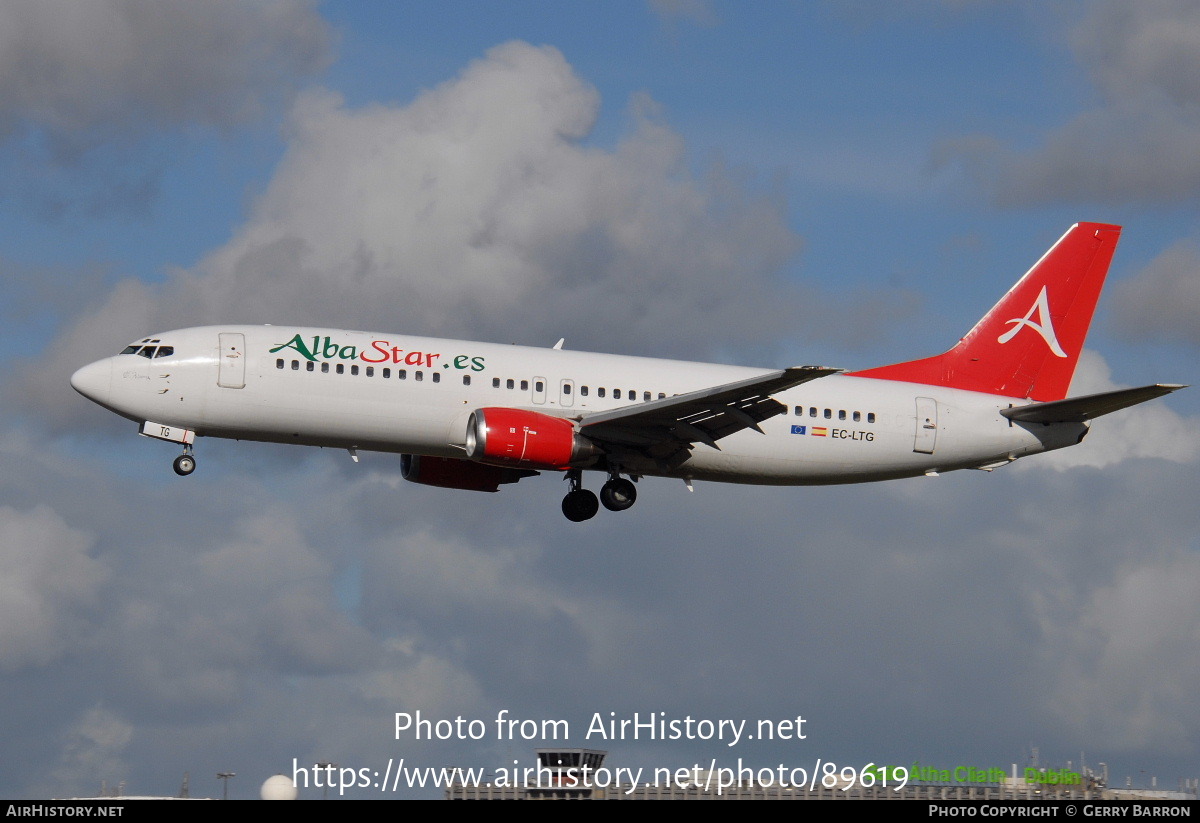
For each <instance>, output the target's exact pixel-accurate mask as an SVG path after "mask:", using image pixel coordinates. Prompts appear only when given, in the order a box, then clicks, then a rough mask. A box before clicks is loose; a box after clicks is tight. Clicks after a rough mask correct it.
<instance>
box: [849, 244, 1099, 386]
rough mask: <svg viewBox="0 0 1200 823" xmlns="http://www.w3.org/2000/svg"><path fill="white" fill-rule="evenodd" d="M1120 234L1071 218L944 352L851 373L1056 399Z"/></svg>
mask: <svg viewBox="0 0 1200 823" xmlns="http://www.w3.org/2000/svg"><path fill="white" fill-rule="evenodd" d="M1120 236H1121V227H1120V226H1110V225H1107V224H1104V223H1076V224H1075V225H1074V226H1072V227H1071V228H1070V229H1069V230H1068V231H1067V233H1066V234H1064V235H1063V236H1062V238H1060V239H1059V241H1058V242H1057V243H1055V244H1054V246H1052V247H1051V249H1050V251H1048V252H1046V254H1045V255H1043V256H1042V259H1041V260H1039V261H1038V262H1037V263H1035V264H1034V266H1033V268H1032V269H1030V270H1029V271H1028V272H1027V273H1026V275H1025V276H1024V277H1022V278H1021V279H1020V281H1018V282H1017V285H1015V286H1013V287H1012V288H1011V289H1010V290H1009V292H1008V294H1006V295H1004V297H1002V298H1000V302H999V303H997V304H996V305H995V306H993V307H992V310H991V311H989V312H988V313H987V314H986V315H985V316H984V318H983V319H982V320H980V321H979V322H978V323H976V324H975V328H973V329H971V331H970V332H968V334H967V336H966V337H964V338H963V339H962V340H960V341H959V343H958V345H957V346H955V347H954V348H952V349H951V350H950V351H948V352H946V353H945V354H939V355H938V356H937V357H927V358H925V359H924V360H912V361H909V362H907V363H897V364H895V365H893V366H880V367H879V368H875V369H866V370H865V371H860V372H852V374H854V375H856V376H858V377H874V378H877V379H881V380H901V381H905V382H908V383H925V384H928V385H933V386H947V387H950V388H955V389H968V390H970V391H977V392H986V393H988V394H999V395H1004V396H1005V397H1027V398H1030V399H1032V400H1061V399H1062V398H1064V397H1066V396H1067V390H1068V389H1069V388H1070V386H1071V377H1072V375H1074V374H1075V364H1076V363H1077V362H1078V361H1079V353H1080V351H1082V350H1083V340H1084V338H1085V337H1087V332H1088V326H1089V325H1091V322H1092V313H1093V312H1094V311H1095V309H1096V301H1097V300H1098V299H1099V298H1100V290H1101V288H1103V286H1104V277H1105V275H1106V274H1108V265H1109V263H1110V262H1112V256H1113V252H1114V251H1115V250H1116V248H1117V240H1118V239H1119V238H1120Z"/></svg>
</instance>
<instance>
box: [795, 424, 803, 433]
mask: <svg viewBox="0 0 1200 823" xmlns="http://www.w3.org/2000/svg"><path fill="white" fill-rule="evenodd" d="M792 434H804V426H792Z"/></svg>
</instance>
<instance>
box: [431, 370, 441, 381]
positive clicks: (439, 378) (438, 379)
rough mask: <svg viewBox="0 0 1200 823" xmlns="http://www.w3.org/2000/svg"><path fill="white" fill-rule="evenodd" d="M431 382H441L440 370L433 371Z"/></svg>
mask: <svg viewBox="0 0 1200 823" xmlns="http://www.w3.org/2000/svg"><path fill="white" fill-rule="evenodd" d="M433 382H434V383H441V382H442V373H441V372H439V371H435V372H434V373H433Z"/></svg>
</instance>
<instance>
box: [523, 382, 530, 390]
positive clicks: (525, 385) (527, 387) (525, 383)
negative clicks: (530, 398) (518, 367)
mask: <svg viewBox="0 0 1200 823" xmlns="http://www.w3.org/2000/svg"><path fill="white" fill-rule="evenodd" d="M521 391H529V381H528V380H522V381H521Z"/></svg>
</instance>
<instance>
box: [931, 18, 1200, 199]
mask: <svg viewBox="0 0 1200 823" xmlns="http://www.w3.org/2000/svg"><path fill="white" fill-rule="evenodd" d="M1087 10H1088V13H1087V15H1086V16H1085V17H1084V19H1083V20H1082V21H1081V22H1080V23H1079V25H1078V26H1077V27H1076V28H1075V30H1074V31H1073V32H1072V34H1071V37H1070V41H1071V47H1072V49H1073V51H1074V53H1075V55H1076V56H1077V57H1078V59H1079V60H1080V61H1081V62H1082V63H1083V64H1084V66H1085V67H1086V68H1087V70H1088V72H1089V74H1090V76H1091V78H1092V80H1093V81H1094V83H1095V84H1096V86H1097V88H1098V89H1099V91H1100V93H1101V96H1102V102H1101V104H1100V105H1098V106H1096V107H1094V108H1092V109H1090V110H1087V111H1083V112H1081V113H1079V114H1077V115H1076V116H1075V117H1073V118H1072V119H1071V120H1070V121H1068V122H1067V123H1065V124H1063V125H1062V126H1061V127H1059V128H1058V129H1057V130H1055V131H1053V132H1051V133H1050V135H1049V136H1048V137H1047V138H1046V140H1045V142H1044V144H1043V145H1042V146H1040V147H1037V148H1034V149H1032V150H1028V151H1026V150H1019V149H1014V148H1011V147H1009V146H1007V145H1005V144H1004V143H1003V142H1001V141H999V140H997V139H995V138H993V137H990V136H985V135H972V136H967V137H961V138H956V139H953V140H948V141H945V142H944V143H943V144H942V145H941V146H940V147H939V149H938V151H937V161H938V162H939V163H942V164H944V163H948V162H961V163H962V164H963V165H964V167H965V168H966V170H967V172H968V173H969V174H971V176H973V177H974V178H975V179H976V180H977V181H978V182H979V183H981V184H982V185H983V186H985V187H986V188H988V189H990V190H991V192H992V194H993V196H994V198H995V199H996V201H997V202H998V203H1000V204H1002V205H1009V206H1019V205H1029V204H1039V203H1047V202H1063V201H1079V200H1083V201H1090V202H1098V203H1126V202H1148V201H1163V200H1185V199H1191V198H1195V197H1196V196H1197V194H1200V156H1198V155H1197V154H1196V152H1195V150H1194V146H1195V144H1196V140H1197V138H1198V137H1200V66H1198V62H1200V57H1198V55H1200V48H1198V47H1197V44H1200V8H1198V7H1197V6H1196V5H1195V4H1194V3H1190V2H1187V0H1152V2H1146V3H1123V2H1120V1H1119V0H1112V1H1111V2H1104V3H1095V4H1091V5H1089V6H1088V7H1087Z"/></svg>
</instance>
